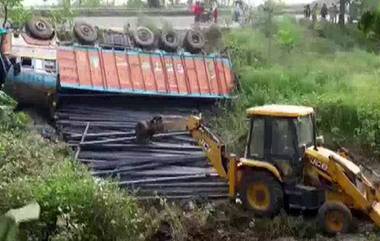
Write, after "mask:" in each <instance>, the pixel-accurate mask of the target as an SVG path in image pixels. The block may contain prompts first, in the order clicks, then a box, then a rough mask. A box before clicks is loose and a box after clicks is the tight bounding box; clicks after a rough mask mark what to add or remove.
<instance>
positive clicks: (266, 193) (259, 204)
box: [240, 171, 284, 217]
mask: <svg viewBox="0 0 380 241" xmlns="http://www.w3.org/2000/svg"><path fill="white" fill-rule="evenodd" d="M240 196H241V201H242V202H243V206H244V207H245V208H246V209H248V210H251V211H253V213H254V214H256V215H258V216H262V217H273V216H275V215H277V214H278V213H279V212H280V210H281V209H282V208H283V206H284V192H283V189H282V186H281V184H280V183H279V181H278V180H277V179H276V178H275V177H274V176H273V175H271V174H270V173H268V172H265V171H245V172H244V174H243V179H242V185H241V190H240Z"/></svg>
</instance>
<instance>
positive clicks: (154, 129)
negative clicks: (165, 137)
mask: <svg viewBox="0 0 380 241" xmlns="http://www.w3.org/2000/svg"><path fill="white" fill-rule="evenodd" d="M186 125H187V119H186V118H184V117H182V116H156V117H153V118H152V119H151V120H148V121H146V120H145V121H140V122H138V123H137V124H136V127H135V134H136V140H137V141H138V142H139V143H146V142H148V141H149V140H150V139H151V138H152V137H153V136H154V135H155V134H159V133H167V132H177V131H186Z"/></svg>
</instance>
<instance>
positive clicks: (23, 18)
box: [8, 6, 32, 29]
mask: <svg viewBox="0 0 380 241" xmlns="http://www.w3.org/2000/svg"><path fill="white" fill-rule="evenodd" d="M8 14H9V20H10V22H11V23H12V26H13V28H16V29H19V28H22V27H23V26H24V24H25V23H26V22H27V21H29V20H30V19H31V18H32V11H31V10H30V9H26V8H24V7H23V6H16V7H14V8H12V9H10V10H9V13H8Z"/></svg>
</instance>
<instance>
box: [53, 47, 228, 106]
mask: <svg viewBox="0 0 380 241" xmlns="http://www.w3.org/2000/svg"><path fill="white" fill-rule="evenodd" d="M57 63H58V66H59V77H60V79H59V86H60V88H61V90H63V91H64V90H69V91H72V90H82V91H94V92H100V93H120V94H127V95H152V96H175V97H196V98H212V99H218V98H226V97H229V96H230V94H231V93H232V91H233V89H234V87H235V83H234V76H233V74H232V70H231V63H230V61H229V59H228V58H225V57H221V56H211V55H209V56H203V55H192V54H169V53H163V52H142V51H137V50H105V49H101V48H92V47H91V48H84V47H81V48H79V47H60V49H59V50H58V57H57Z"/></svg>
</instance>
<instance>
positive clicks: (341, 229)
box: [318, 202, 352, 235]
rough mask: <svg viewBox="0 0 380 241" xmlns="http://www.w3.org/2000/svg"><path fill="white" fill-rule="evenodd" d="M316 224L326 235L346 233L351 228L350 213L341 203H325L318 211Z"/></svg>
mask: <svg viewBox="0 0 380 241" xmlns="http://www.w3.org/2000/svg"><path fill="white" fill-rule="evenodd" d="M318 224H319V226H320V228H321V229H322V230H323V231H324V232H326V233H327V234H332V235H335V234H338V233H347V232H348V231H349V230H350V228H351V224H352V213H351V211H350V209H349V208H348V207H347V206H346V205H344V204H343V203H341V202H325V203H324V204H323V205H322V206H321V207H320V208H319V210H318Z"/></svg>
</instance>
